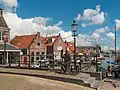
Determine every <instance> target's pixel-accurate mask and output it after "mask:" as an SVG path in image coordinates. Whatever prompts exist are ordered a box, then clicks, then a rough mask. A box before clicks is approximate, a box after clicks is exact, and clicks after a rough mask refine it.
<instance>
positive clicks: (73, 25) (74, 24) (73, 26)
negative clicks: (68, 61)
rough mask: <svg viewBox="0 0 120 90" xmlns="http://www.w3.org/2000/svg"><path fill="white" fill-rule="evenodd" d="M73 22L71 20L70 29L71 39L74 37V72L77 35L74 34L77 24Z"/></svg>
mask: <svg viewBox="0 0 120 90" xmlns="http://www.w3.org/2000/svg"><path fill="white" fill-rule="evenodd" d="M75 22H76V21H75V20H73V23H72V25H71V27H72V32H73V37H74V68H75V70H77V69H76V36H77V35H78V34H76V30H77V26H78V24H76V23H75Z"/></svg>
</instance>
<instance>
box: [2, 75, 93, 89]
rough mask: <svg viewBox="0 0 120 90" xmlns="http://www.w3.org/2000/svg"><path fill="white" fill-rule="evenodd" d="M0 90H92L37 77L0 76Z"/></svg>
mask: <svg viewBox="0 0 120 90" xmlns="http://www.w3.org/2000/svg"><path fill="white" fill-rule="evenodd" d="M0 90H92V89H91V88H88V87H84V86H80V85H76V84H72V83H65V82H59V81H55V80H49V79H44V78H38V77H30V76H23V75H22V76H21V75H14V74H0Z"/></svg>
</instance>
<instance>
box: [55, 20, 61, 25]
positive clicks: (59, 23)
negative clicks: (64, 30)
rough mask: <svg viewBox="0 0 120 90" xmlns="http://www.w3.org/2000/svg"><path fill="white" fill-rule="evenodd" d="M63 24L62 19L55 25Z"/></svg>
mask: <svg viewBox="0 0 120 90" xmlns="http://www.w3.org/2000/svg"><path fill="white" fill-rule="evenodd" d="M62 24H63V21H59V22H58V23H56V24H55V25H56V26H60V25H62Z"/></svg>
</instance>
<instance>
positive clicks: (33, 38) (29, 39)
mask: <svg viewBox="0 0 120 90" xmlns="http://www.w3.org/2000/svg"><path fill="white" fill-rule="evenodd" d="M11 44H13V45H15V46H16V47H18V48H19V49H21V51H22V52H23V55H22V57H21V58H22V60H21V61H22V63H23V64H26V65H28V64H29V62H31V64H34V63H37V62H38V61H39V60H40V59H41V56H40V55H45V54H46V46H45V44H44V41H43V37H41V35H40V33H39V32H38V33H37V34H33V35H23V36H15V37H14V38H13V39H12V40H11Z"/></svg>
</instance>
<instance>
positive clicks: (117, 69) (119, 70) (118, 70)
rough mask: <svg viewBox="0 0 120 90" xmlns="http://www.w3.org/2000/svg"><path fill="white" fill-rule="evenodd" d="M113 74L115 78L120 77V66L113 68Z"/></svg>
mask: <svg viewBox="0 0 120 90" xmlns="http://www.w3.org/2000/svg"><path fill="white" fill-rule="evenodd" d="M111 74H112V76H113V77H120V64H118V65H115V66H114V67H112V70H111Z"/></svg>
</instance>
